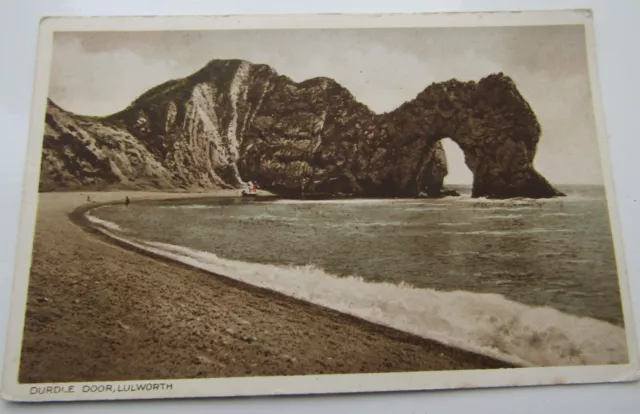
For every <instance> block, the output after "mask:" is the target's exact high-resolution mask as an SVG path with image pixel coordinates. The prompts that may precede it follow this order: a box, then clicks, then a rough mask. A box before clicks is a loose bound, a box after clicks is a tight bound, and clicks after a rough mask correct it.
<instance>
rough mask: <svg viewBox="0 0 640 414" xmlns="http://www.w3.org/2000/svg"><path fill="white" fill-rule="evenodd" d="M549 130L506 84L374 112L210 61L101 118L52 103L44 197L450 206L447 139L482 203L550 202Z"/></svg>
mask: <svg viewBox="0 0 640 414" xmlns="http://www.w3.org/2000/svg"><path fill="white" fill-rule="evenodd" d="M539 135H540V126H539V125H538V122H537V120H536V117H535V115H534V113H533V111H532V110H531V108H529V106H528V104H527V103H526V101H525V100H524V99H523V98H522V96H521V95H520V94H519V93H518V91H517V88H516V87H515V85H514V84H513V82H512V81H511V80H510V79H509V78H508V77H506V76H504V75H502V74H498V75H491V76H488V77H486V78H484V79H482V80H481V81H479V82H478V83H475V82H466V83H463V82H458V81H456V80H451V81H448V82H445V83H441V84H434V85H431V86H429V87H427V88H426V89H425V90H424V91H422V92H421V93H420V94H418V96H417V97H416V98H415V99H414V100H412V101H409V102H406V103H405V104H403V105H402V106H400V107H399V108H398V109H396V110H394V111H392V112H389V113H386V114H380V115H378V114H375V113H374V112H372V111H371V110H370V109H369V108H367V107H366V106H365V105H363V104H361V103H360V102H358V101H357V100H356V99H355V98H354V97H353V96H352V95H351V93H349V91H347V90H346V89H345V88H343V87H342V86H340V85H339V84H338V83H336V82H335V81H334V80H332V79H329V78H314V79H310V80H307V81H304V82H301V83H296V82H293V81H292V80H291V79H289V78H288V77H286V76H282V75H279V74H277V73H276V72H275V71H274V70H273V69H271V68H270V67H268V66H266V65H256V64H251V63H249V62H246V61H240V60H214V61H212V62H210V63H209V64H208V65H206V66H205V67H204V68H202V69H201V70H200V71H198V72H196V73H194V74H193V75H191V76H189V77H187V78H184V79H179V80H172V81H169V82H166V83H164V84H161V85H158V86H157V87H155V88H152V89H151V90H149V91H147V92H146V93H145V94H143V95H142V96H140V97H139V98H138V99H136V100H135V101H134V102H133V103H132V104H131V105H130V106H129V107H128V108H126V109H124V110H123V111H121V112H118V113H116V114H113V115H111V116H108V117H104V118H95V117H92V118H89V117H84V116H79V115H74V114H71V113H69V112H66V111H64V110H62V109H60V108H59V107H57V106H56V105H55V104H54V103H53V102H51V101H49V107H48V110H47V118H46V131H45V137H44V143H43V158H42V174H41V180H40V185H41V190H43V191H45V190H59V189H81V188H108V187H111V186H113V187H120V188H149V187H155V188H165V189H170V188H182V189H195V188H213V187H223V188H238V187H239V186H241V185H242V183H243V182H247V181H257V182H258V183H259V184H260V186H261V187H262V188H264V189H267V190H270V191H272V192H274V193H276V194H279V195H282V196H287V197H301V196H313V195H320V196H336V195H351V196H359V197H398V196H409V197H410V196H417V195H419V194H422V193H426V194H428V195H430V196H438V195H440V194H442V183H443V180H444V177H445V176H446V174H447V165H446V159H445V155H444V150H443V148H442V146H441V144H440V143H439V140H440V139H441V138H445V137H450V138H451V139H452V140H454V141H456V142H457V143H458V145H459V146H460V148H461V149H462V150H463V151H464V153H465V158H466V163H467V165H468V166H469V168H470V169H471V171H472V172H473V173H474V188H473V195H474V196H477V197H480V196H487V197H498V198H508V197H551V196H555V195H559V193H558V192H557V191H556V190H555V189H554V188H553V187H552V186H551V185H550V184H549V183H548V182H547V181H546V180H545V179H544V178H543V177H542V176H541V175H540V174H538V173H537V172H536V171H535V170H534V168H533V166H532V163H533V158H534V156H535V151H536V145H537V142H538V138H539Z"/></svg>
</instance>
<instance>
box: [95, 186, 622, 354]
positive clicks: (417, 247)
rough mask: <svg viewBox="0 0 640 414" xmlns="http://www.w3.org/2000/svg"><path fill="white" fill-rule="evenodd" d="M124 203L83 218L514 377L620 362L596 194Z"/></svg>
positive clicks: (612, 272)
mask: <svg viewBox="0 0 640 414" xmlns="http://www.w3.org/2000/svg"><path fill="white" fill-rule="evenodd" d="M457 189H458V191H459V192H460V193H461V194H462V195H461V196H460V197H447V198H442V199H349V200H283V199H271V198H268V199H260V198H257V199H253V200H248V199H243V198H239V197H238V198H235V197H231V198H229V197H227V198H217V199H209V200H207V201H202V200H195V201H193V200H182V201H180V202H172V203H169V202H164V203H157V202H155V203H133V204H131V205H129V206H124V205H118V206H107V207H101V208H98V209H95V210H93V211H91V212H90V216H89V218H90V220H92V221H93V223H94V224H95V225H96V226H97V227H98V228H100V229H101V230H102V231H103V232H105V233H107V234H108V235H110V236H111V237H114V238H118V239H121V240H123V241H126V242H128V243H130V244H132V245H136V246H138V247H141V248H144V249H146V250H149V251H152V252H155V253H159V254H162V255H164V256H166V257H169V258H172V259H174V260H177V261H181V262H183V263H187V264H190V265H193V266H196V267H199V268H203V269H206V270H209V271H212V272H214V273H217V274H220V275H223V276H227V277H230V278H234V279H237V280H241V281H244V282H246V283H250V284H253V285H257V286H261V287H266V288H268V289H272V290H275V291H278V292H281V293H284V294H287V295H290V296H293V297H296V298H299V299H302V300H305V301H309V302H313V303H316V304H318V305H321V306H325V307H329V308H332V309H335V310H338V311H341V312H345V313H349V314H352V315H355V316H358V317H360V318H362V319H366V320H368V321H371V322H374V323H379V324H383V325H386V326H390V327H392V328H396V329H399V330H402V331H405V332H409V333H412V334H415V335H419V336H422V337H425V338H429V339H433V340H436V341H439V342H442V343H445V344H448V345H451V346H456V347H459V348H462V349H466V350H469V351H473V352H478V353H482V354H485V355H489V356H492V357H495V358H499V359H502V360H505V361H508V362H513V363H517V364H521V365H525V366H560V365H585V364H616V363H626V362H627V349H626V338H625V333H624V318H623V312H622V306H621V298H620V285H619V279H618V271H617V268H616V255H615V251H614V245H613V239H612V232H611V226H610V221H609V214H608V208H607V202H606V196H605V190H604V187H600V186H569V187H564V188H560V189H561V190H562V191H564V192H565V193H566V194H567V196H566V197H560V198H555V199H551V200H534V199H511V200H487V199H472V198H471V197H470V195H469V194H470V188H468V187H463V186H458V188H457Z"/></svg>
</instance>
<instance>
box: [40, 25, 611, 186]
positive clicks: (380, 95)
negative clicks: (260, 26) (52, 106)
mask: <svg viewBox="0 0 640 414" xmlns="http://www.w3.org/2000/svg"><path fill="white" fill-rule="evenodd" d="M216 58H222V59H224V58H240V59H246V60H249V61H251V62H254V63H266V64H269V65H271V66H272V67H273V68H274V69H275V70H276V71H278V73H281V74H284V75H287V76H289V77H291V78H292V79H293V80H295V81H303V80H305V79H308V78H311V77H315V76H328V77H331V78H333V79H335V80H336V81H338V82H339V83H341V84H342V85H343V86H345V87H346V88H347V89H349V90H350V91H351V92H352V93H353V94H354V96H355V97H356V98H357V99H358V100H360V101H361V102H363V103H365V104H367V105H368V106H369V107H370V108H371V109H373V110H374V111H376V112H385V111H389V110H392V109H394V108H396V107H397V106H399V105H400V104H402V103H403V102H404V101H406V100H409V99H412V98H414V97H415V96H416V95H417V94H418V93H419V92H420V91H421V90H423V89H424V88H425V87H426V86H427V85H429V84H430V83H431V82H439V81H444V80H448V79H450V78H457V79H459V80H479V79H480V78H482V77H484V76H486V75H488V74H490V73H494V72H499V71H502V72H504V73H505V74H507V75H509V76H511V77H512V78H513V79H514V81H515V82H516V84H517V86H518V88H519V89H520V91H521V93H522V94H523V95H524V97H525V99H527V100H528V101H529V103H530V104H531V105H532V107H533V109H534V111H535V112H536V114H537V115H538V118H539V120H540V123H541V124H542V128H543V135H542V138H541V141H540V145H539V151H538V155H537V157H536V161H535V165H536V167H537V168H538V170H539V171H540V172H541V173H543V174H544V175H545V176H546V177H547V178H548V179H549V180H550V181H551V182H552V183H557V184H561V183H563V184H566V183H601V182H602V177H601V168H600V160H599V153H598V148H597V141H596V132H595V125H594V120H593V110H592V103H591V92H590V86H589V77H588V76H589V75H588V69H587V59H586V49H585V38H584V31H583V28H582V27H581V26H551V27H503V28H432V29H383V30H380V29H376V30H282V31H280V30H266V31H206V32H179V31H177V32H84V33H57V34H56V36H55V39H54V52H53V62H52V73H51V83H50V89H49V94H50V97H51V99H53V100H54V101H55V102H56V103H58V104H59V105H60V106H62V107H63V108H65V109H67V110H70V111H72V112H76V113H80V114H86V115H107V114H111V113H113V112H116V111H118V110H120V109H123V108H124V107H126V106H127V105H129V103H130V102H131V101H132V100H133V99H135V98H136V97H137V96H138V95H140V94H141V93H143V92H144V91H146V90H147V89H149V88H151V87H153V86H155V85H157V84H159V83H161V82H164V81H166V80H168V79H175V78H180V77H184V76H187V75H189V74H191V73H193V72H195V71H196V70H198V69H199V68H201V67H202V66H204V65H205V64H206V63H207V62H208V61H209V60H211V59H216ZM445 148H446V151H447V158H448V160H449V167H450V168H449V169H450V174H449V176H448V178H447V180H446V181H447V182H449V183H471V173H470V172H469V170H468V169H467V168H466V166H465V165H464V162H463V158H462V154H461V151H460V150H459V148H457V146H456V145H455V144H454V143H452V142H445Z"/></svg>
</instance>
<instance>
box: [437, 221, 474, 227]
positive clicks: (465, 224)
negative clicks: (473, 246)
mask: <svg viewBox="0 0 640 414" xmlns="http://www.w3.org/2000/svg"><path fill="white" fill-rule="evenodd" d="M438 224H439V225H440V226H447V227H457V226H469V225H471V223H465V222H462V221H461V222H456V223H446V222H445V223H438Z"/></svg>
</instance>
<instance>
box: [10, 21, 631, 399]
mask: <svg viewBox="0 0 640 414" xmlns="http://www.w3.org/2000/svg"><path fill="white" fill-rule="evenodd" d="M596 62H597V59H596V50H595V42H594V25H593V16H592V13H591V12H590V11H588V10H571V11H548V12H519V13H514V12H509V13H506V12H505V13H502V12H501V13H480V12H479V13H434V14H428V13H427V14H384V15H348V14H343V15H340V14H336V15H245V16H183V17H50V18H45V19H43V20H42V21H41V24H40V32H39V44H38V50H37V64H36V79H35V91H34V96H33V108H32V118H31V124H30V133H29V137H28V160H27V164H26V165H25V174H24V192H23V199H22V210H21V211H22V216H21V221H20V233H19V240H18V245H17V256H16V267H15V275H14V290H13V293H12V304H11V320H10V329H9V332H8V335H7V353H6V356H5V365H4V372H3V382H2V396H3V398H6V399H8V400H13V401H28V402H36V401H64V400H111V399H154V398H186V397H219V396H252V395H292V394H324V393H353V392H385V391H406V390H434V389H456V388H483V387H504V386H530V385H550V384H570V383H603V382H626V381H633V380H636V379H637V378H638V372H639V370H638V350H637V342H636V333H635V325H634V321H633V320H632V311H631V299H630V294H629V288H628V278H629V275H628V274H627V271H626V266H625V263H626V262H625V258H624V254H623V253H624V249H623V246H622V239H621V234H620V229H621V223H620V222H619V218H618V212H617V207H616V194H615V189H614V183H613V180H612V173H611V160H610V157H609V152H608V145H607V135H606V133H605V130H606V127H605V123H604V115H603V109H602V103H601V100H600V89H599V84H598V74H597V64H596ZM26 138H27V137H25V139H26ZM16 139H20V137H16ZM7 306H8V305H7Z"/></svg>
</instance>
